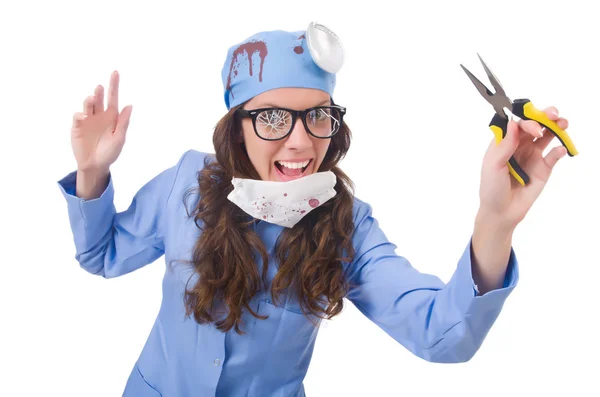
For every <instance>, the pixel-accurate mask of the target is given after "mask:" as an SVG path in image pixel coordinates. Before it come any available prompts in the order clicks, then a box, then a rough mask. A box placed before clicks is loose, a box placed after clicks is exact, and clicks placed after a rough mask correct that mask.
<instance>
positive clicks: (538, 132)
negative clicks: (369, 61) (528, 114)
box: [518, 120, 543, 138]
mask: <svg viewBox="0 0 600 397" xmlns="http://www.w3.org/2000/svg"><path fill="white" fill-rule="evenodd" d="M518 124H519V128H520V129H522V130H523V131H525V132H526V133H528V134H529V135H531V137H532V138H541V137H542V136H543V132H542V126H541V125H540V124H539V123H538V122H537V121H534V120H519V123H518Z"/></svg>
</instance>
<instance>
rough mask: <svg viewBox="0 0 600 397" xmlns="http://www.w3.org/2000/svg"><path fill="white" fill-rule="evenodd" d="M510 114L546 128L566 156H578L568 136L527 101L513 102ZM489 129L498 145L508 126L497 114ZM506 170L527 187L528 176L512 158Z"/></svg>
mask: <svg viewBox="0 0 600 397" xmlns="http://www.w3.org/2000/svg"><path fill="white" fill-rule="evenodd" d="M511 111H512V113H513V114H514V115H515V116H517V117H519V118H521V119H523V120H533V121H537V122H538V123H539V124H541V125H543V126H544V127H546V129H547V130H548V131H550V132H552V133H553V134H554V136H556V137H557V138H558V140H559V141H560V143H561V144H562V145H563V146H564V147H565V148H566V149H567V154H568V155H569V156H570V157H573V156H576V155H577V154H579V152H578V151H577V149H576V148H575V145H574V144H573V141H572V140H571V137H569V134H567V132H566V131H565V130H563V129H562V128H560V127H559V126H558V124H556V122H555V121H553V120H550V119H549V118H548V116H547V115H546V113H544V112H543V111H541V110H539V109H537V108H536V107H535V106H533V104H532V103H531V101H530V100H529V99H517V100H515V101H514V102H513V105H512V109H511ZM489 126H490V129H491V130H492V132H493V133H494V136H495V137H496V143H500V141H502V139H503V138H504V137H505V136H506V128H507V126H508V120H507V119H506V118H504V117H501V116H500V115H498V114H495V115H494V118H492V121H491V122H490V125H489ZM508 169H509V171H510V174H511V175H512V176H513V177H514V178H515V179H516V180H517V181H518V182H519V183H520V184H521V185H527V184H528V183H529V176H528V175H527V173H526V172H525V171H524V170H523V169H522V168H521V166H520V165H519V164H518V163H517V161H516V160H515V159H514V157H511V158H510V159H509V161H508Z"/></svg>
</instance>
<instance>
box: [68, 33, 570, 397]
mask: <svg viewBox="0 0 600 397" xmlns="http://www.w3.org/2000/svg"><path fill="white" fill-rule="evenodd" d="M312 50H313V49H312V48H310V47H308V46H307V42H306V37H305V36H304V32H285V31H271V32H261V33H257V34H255V35H254V36H252V37H250V38H248V39H247V40H244V41H243V42H241V43H239V44H237V45H234V46H232V47H231V48H230V49H229V51H228V53H227V58H226V60H225V63H224V65H223V73H222V80H223V86H224V98H225V103H226V105H227V108H228V110H229V112H228V113H227V114H226V115H225V116H224V117H223V118H222V119H221V120H220V121H219V123H218V124H217V126H216V128H215V131H214V147H215V154H214V155H212V154H206V153H201V152H198V151H196V150H189V151H187V152H186V153H184V154H183V156H181V158H180V159H179V161H178V162H177V164H175V165H174V166H173V167H171V168H169V169H167V170H165V171H164V172H162V173H160V174H159V175H158V176H156V177H155V178H154V179H152V180H151V181H149V182H148V183H147V184H146V185H144V186H143V187H142V188H141V190H140V191H139V192H138V193H137V194H136V195H135V197H134V198H133V201H132V203H131V206H130V207H129V208H128V209H127V210H126V211H123V212H120V213H117V212H116V211H115V207H114V205H113V195H114V188H113V184H112V178H111V174H110V171H109V168H110V165H111V164H112V163H114V161H115V160H116V159H117V157H118V155H119V153H120V152H121V149H122V147H123V144H124V141H125V133H126V131H127V125H128V122H129V118H130V115H131V111H132V108H131V107H130V106H127V107H125V108H124V109H123V110H122V112H121V113H119V111H118V87H119V76H118V74H117V73H116V72H115V73H113V74H112V76H111V81H110V86H109V92H108V96H107V97H108V102H107V106H106V107H105V106H104V103H103V97H104V92H103V87H101V86H98V87H97V88H96V90H95V93H94V95H93V96H91V97H88V98H87V99H86V100H85V103H84V111H83V112H82V113H76V114H75V116H74V121H73V129H72V135H71V136H72V145H73V150H74V154H75V158H76V161H77V170H76V171H74V172H72V173H70V174H69V175H67V176H66V177H64V178H63V179H61V180H60V181H59V186H60V188H61V191H62V193H63V195H64V197H65V199H66V201H67V205H68V214H69V217H70V224H71V227H72V231H73V236H74V240H75V244H76V259H77V260H78V261H79V263H80V264H81V266H82V267H83V269H85V270H86V271H88V272H90V273H92V274H97V275H101V276H103V277H106V278H111V277H118V276H120V275H123V274H126V273H129V272H132V271H134V270H136V269H139V268H141V267H142V266H145V265H147V264H149V263H151V262H153V261H155V260H156V259H158V258H159V257H161V256H162V255H163V254H164V255H165V261H166V264H167V267H166V272H165V275H164V281H163V300H162V305H161V308H160V311H159V314H158V316H157V319H156V322H155V324H154V326H153V328H152V330H151V332H150V335H149V338H148V340H147V342H146V345H145V347H144V349H143V351H142V352H141V355H140V357H139V359H138V360H137V362H136V363H135V365H134V368H133V371H132V372H131V375H130V377H129V380H128V382H127V385H126V387H125V392H124V395H126V396H138V397H139V396H179V397H183V396H207V395H217V396H303V395H304V387H303V383H302V382H303V378H304V376H305V374H306V371H307V368H308V366H309V362H310V359H311V354H312V351H313V347H314V343H315V339H316V336H317V332H318V324H319V321H320V320H321V319H322V318H332V317H334V316H335V315H337V314H338V313H340V311H341V310H342V304H343V298H347V299H348V300H349V301H351V302H352V303H353V304H354V305H356V307H357V308H358V309H359V310H360V311H361V312H362V313H364V314H365V316H366V317H367V318H369V319H370V320H371V321H373V322H374V323H376V324H377V325H378V326H379V327H381V328H382V330H383V331H385V332H386V333H387V334H389V335H390V336H391V337H392V338H394V339H395V340H396V341H398V342H399V343H401V344H402V345H403V346H405V347H406V348H407V349H408V350H410V351H411V352H412V353H414V354H415V355H417V356H419V357H421V358H423V359H425V360H428V361H431V362H445V363H449V362H464V361H467V360H469V359H470V358H471V357H472V356H473V355H474V354H475V353H476V351H477V350H478V348H479V347H480V345H481V344H482V342H483V340H484V338H485V336H486V334H487V332H488V331H489V329H490V327H491V326H492V325H493V323H494V321H495V320H496V318H497V316H498V314H499V312H500V311H501V309H502V306H503V303H504V302H505V300H506V299H507V297H508V295H509V294H510V293H511V292H512V290H513V289H514V287H515V285H516V284H517V281H518V264H517V260H516V257H515V254H514V251H513V250H512V246H511V241H512V240H511V237H512V234H513V232H514V230H515V228H516V226H517V225H518V224H519V222H520V221H521V220H522V219H523V218H524V217H525V215H526V213H527V211H528V210H529V208H530V207H531V206H532V204H533V202H534V201H535V200H536V198H537V197H538V196H539V194H540V193H541V191H542V189H543V187H544V185H545V183H546V182H547V180H548V178H549V176H550V173H551V170H552V168H553V167H554V165H555V164H556V163H557V161H558V160H559V158H561V157H562V156H564V154H565V151H564V148H562V147H557V148H554V149H552V150H551V151H550V152H549V153H548V154H547V155H546V156H545V157H544V156H542V152H543V150H544V149H545V148H546V147H547V145H548V144H549V142H550V141H551V140H552V134H550V133H547V134H545V135H544V136H543V137H540V135H542V134H541V132H540V131H542V129H541V127H540V125H539V124H537V123H535V122H530V121H525V122H519V123H516V122H513V121H511V122H510V124H509V127H508V134H507V136H506V138H505V139H504V140H503V141H502V142H501V143H500V144H498V145H495V144H493V143H490V146H489V148H488V150H487V153H486V155H485V158H484V161H483V168H482V175H481V190H480V208H479V211H478V213H477V217H476V220H475V223H474V230H473V235H472V236H471V239H469V241H466V242H465V243H466V244H465V250H464V253H463V255H462V256H461V257H460V258H458V265H457V268H456V271H455V273H454V275H453V277H452V278H451V280H450V281H449V282H448V283H447V284H444V283H442V281H441V280H440V279H439V278H437V277H435V276H432V275H428V274H423V273H420V272H418V271H417V270H416V269H415V268H413V267H412V266H411V264H410V263H409V262H408V261H407V260H406V259H405V258H403V257H402V256H399V255H397V254H396V253H395V245H393V244H392V243H391V242H389V241H388V240H387V238H386V236H385V235H384V233H383V231H382V230H381V229H380V228H379V225H378V222H377V220H376V219H375V218H374V217H373V216H372V210H371V207H370V205H369V204H367V203H365V202H362V201H361V200H359V199H357V198H355V197H354V196H353V193H352V184H351V181H350V179H349V178H348V177H347V176H346V175H345V174H344V173H343V172H342V170H341V169H340V168H339V167H338V166H337V164H338V162H339V161H340V159H342V158H343V157H344V155H345V154H346V152H347V151H348V149H349V146H350V130H349V128H348V126H347V125H346V124H345V122H344V121H343V116H344V113H345V109H344V108H343V107H342V106H339V105H337V104H336V103H335V102H334V101H333V90H334V86H335V70H334V71H333V72H332V71H331V70H330V71H327V70H325V69H327V68H326V67H323V68H321V67H320V66H318V65H317V60H316V58H314V59H313V57H312V55H313V54H314V51H312ZM320 64H321V65H323V64H322V63H320ZM546 113H547V114H548V117H550V118H551V119H552V120H557V121H558V123H559V125H560V126H561V128H563V129H565V128H567V126H568V123H567V120H565V119H563V118H559V117H558V114H557V111H556V109H555V108H549V109H546ZM534 138H539V139H536V140H535V141H534ZM492 142H493V141H492ZM513 154H514V155H515V157H516V158H517V160H518V162H519V163H520V164H521V165H522V167H523V168H524V169H525V170H526V171H527V172H528V174H529V175H530V178H531V183H530V184H529V185H528V186H527V187H523V186H521V185H519V184H518V183H516V182H515V181H514V180H512V179H511V176H510V174H509V173H508V169H507V166H506V163H507V161H508V159H509V158H510V157H511V155H513Z"/></svg>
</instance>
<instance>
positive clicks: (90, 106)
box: [83, 95, 94, 116]
mask: <svg viewBox="0 0 600 397" xmlns="http://www.w3.org/2000/svg"><path fill="white" fill-rule="evenodd" d="M83 113H84V114H86V115H88V116H91V115H93V114H94V96H93V95H91V96H89V97H87V98H85V101H83Z"/></svg>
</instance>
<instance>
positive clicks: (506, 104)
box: [460, 54, 578, 185]
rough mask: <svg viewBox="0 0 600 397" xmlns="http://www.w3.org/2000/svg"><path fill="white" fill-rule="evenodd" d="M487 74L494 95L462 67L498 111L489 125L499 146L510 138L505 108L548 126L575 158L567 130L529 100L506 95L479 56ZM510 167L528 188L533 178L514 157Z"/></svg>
mask: <svg viewBox="0 0 600 397" xmlns="http://www.w3.org/2000/svg"><path fill="white" fill-rule="evenodd" d="M477 56H478V57H479V60H480V61H481V64H482V65H483V68H484V69H485V72H486V74H487V76H488V78H489V79H490V82H491V83H492V86H493V87H494V89H495V90H496V93H492V92H491V91H490V90H488V88H487V87H486V86H485V85H483V83H482V82H481V81H479V80H478V79H477V77H475V76H474V75H473V74H472V73H471V72H469V70H467V68H465V67H464V66H463V65H462V64H461V65H460V66H461V67H462V69H463V70H464V71H465V73H466V74H467V76H469V78H470V79H471V81H472V82H473V84H474V85H475V87H476V88H477V90H478V91H479V93H480V94H481V95H482V96H483V97H484V98H485V100H486V101H488V102H489V103H490V104H491V105H492V106H493V108H494V110H495V111H496V114H495V115H494V117H493V118H492V121H491V122H490V124H489V127H490V129H491V130H492V132H493V133H494V135H495V137H496V143H500V141H502V139H503V138H504V137H505V136H506V128H507V126H508V115H507V114H506V113H505V111H504V108H507V109H509V110H510V111H511V112H512V114H514V115H515V116H517V117H519V118H521V119H523V120H534V121H537V122H538V123H540V124H541V125H543V126H544V127H546V129H547V130H549V131H551V132H552V133H553V134H554V135H555V136H556V137H557V138H558V140H559V141H560V142H561V143H562V145H563V146H564V147H565V148H566V149H567V154H568V155H569V156H570V157H573V156H575V155H577V154H578V152H577V149H575V146H574V145H573V142H572V141H571V138H570V137H569V135H568V134H567V132H566V131H564V130H563V129H561V128H560V127H559V126H558V125H557V124H556V122H554V121H552V120H550V119H549V118H548V116H546V113H544V112H542V111H540V110H538V109H536V108H535V106H533V104H532V103H531V101H530V100H529V99H515V100H514V102H513V101H511V100H510V99H509V98H508V97H507V96H506V93H505V92H504V89H503V88H502V85H501V84H500V82H499V81H498V79H497V78H496V76H494V74H493V73H492V72H491V70H490V69H489V68H488V67H487V65H486V64H485V62H483V59H481V56H479V54H477ZM508 168H509V170H510V174H511V175H512V176H513V177H514V178H515V179H516V180H517V181H518V182H519V183H520V184H521V185H527V184H528V183H529V176H527V174H526V173H525V171H523V169H522V168H521V167H520V166H519V164H518V163H517V161H516V160H515V159H514V157H511V158H510V160H509V161H508Z"/></svg>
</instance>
